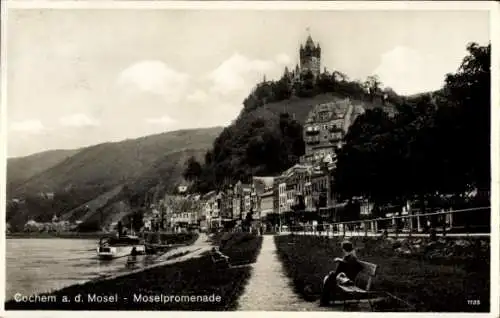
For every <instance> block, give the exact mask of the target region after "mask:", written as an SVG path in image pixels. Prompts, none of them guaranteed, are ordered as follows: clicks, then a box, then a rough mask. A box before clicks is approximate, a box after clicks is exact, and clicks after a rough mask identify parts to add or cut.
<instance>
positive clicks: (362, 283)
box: [337, 261, 385, 310]
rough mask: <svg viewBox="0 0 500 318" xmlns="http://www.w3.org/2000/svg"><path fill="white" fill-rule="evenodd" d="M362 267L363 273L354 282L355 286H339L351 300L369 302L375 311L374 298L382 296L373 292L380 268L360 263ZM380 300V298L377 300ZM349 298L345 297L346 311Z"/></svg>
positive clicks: (367, 263) (371, 264)
mask: <svg viewBox="0 0 500 318" xmlns="http://www.w3.org/2000/svg"><path fill="white" fill-rule="evenodd" d="M359 262H360V264H361V265H362V269H361V271H360V272H359V273H358V275H357V276H356V278H355V280H354V285H350V286H349V285H348V286H342V285H337V286H338V287H339V288H340V290H342V291H343V292H344V293H345V294H347V295H348V296H349V300H357V303H359V302H361V300H367V301H368V303H369V304H370V308H371V310H373V302H374V300H375V299H373V297H375V296H377V295H380V293H377V292H373V291H372V290H371V287H372V282H373V279H374V278H375V276H376V275H377V268H378V266H377V265H376V264H373V263H369V262H364V261H359ZM384 298H385V297H384ZM376 299H378V298H376ZM347 300H348V299H347V298H346V297H344V300H343V302H344V309H345V308H346V305H347Z"/></svg>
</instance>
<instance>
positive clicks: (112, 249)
mask: <svg viewBox="0 0 500 318" xmlns="http://www.w3.org/2000/svg"><path fill="white" fill-rule="evenodd" d="M134 248H135V254H136V255H142V254H145V253H146V245H145V244H144V241H143V240H142V239H141V238H139V237H137V236H133V235H124V236H118V237H113V236H108V237H102V238H101V239H100V240H99V246H98V247H97V256H98V257H99V258H100V259H114V258H120V257H125V256H129V255H131V254H132V250H133V249H134Z"/></svg>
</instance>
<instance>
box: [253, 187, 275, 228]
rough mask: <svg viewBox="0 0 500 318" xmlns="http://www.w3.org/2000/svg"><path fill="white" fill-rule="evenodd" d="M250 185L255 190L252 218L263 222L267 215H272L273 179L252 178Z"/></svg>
mask: <svg viewBox="0 0 500 318" xmlns="http://www.w3.org/2000/svg"><path fill="white" fill-rule="evenodd" d="M252 184H253V187H254V190H255V196H254V204H253V206H254V215H253V217H254V219H257V220H265V219H266V216H267V214H270V213H273V184H274V177H253V178H252Z"/></svg>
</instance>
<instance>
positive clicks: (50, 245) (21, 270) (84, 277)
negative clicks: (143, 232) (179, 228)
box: [5, 238, 151, 300]
mask: <svg viewBox="0 0 500 318" xmlns="http://www.w3.org/2000/svg"><path fill="white" fill-rule="evenodd" d="M97 242H98V240H95V239H60V238H44V239H36V238H28V239H22V238H13V239H7V243H6V245H7V246H6V281H7V282H6V283H7V284H6V294H5V296H6V299H7V300H9V299H12V298H13V297H14V295H15V294H16V293H21V294H23V295H32V294H38V293H42V292H47V291H51V290H54V289H60V288H63V287H66V286H69V285H73V284H77V283H83V282H85V281H88V280H91V279H96V278H99V277H103V276H108V275H112V274H116V273H121V272H127V271H131V270H133V269H137V267H140V266H144V265H149V264H151V261H150V260H149V259H146V260H144V257H143V261H142V262H140V263H138V264H137V265H135V267H134V268H131V267H130V266H127V258H126V257H124V258H119V259H114V260H110V261H104V260H99V259H98V258H97V253H96V247H97Z"/></svg>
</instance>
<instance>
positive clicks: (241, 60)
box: [208, 53, 277, 95]
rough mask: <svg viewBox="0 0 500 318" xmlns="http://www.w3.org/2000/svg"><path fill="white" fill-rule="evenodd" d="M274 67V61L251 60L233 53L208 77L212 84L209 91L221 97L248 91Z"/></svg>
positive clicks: (275, 64) (275, 65)
mask: <svg viewBox="0 0 500 318" xmlns="http://www.w3.org/2000/svg"><path fill="white" fill-rule="evenodd" d="M276 67H277V63H276V62H275V61H272V60H253V59H250V58H248V57H246V56H243V55H241V54H239V53H235V54H233V55H232V56H231V57H230V58H228V59H227V60H225V61H224V62H222V63H221V64H220V65H219V66H218V67H217V68H216V69H215V70H213V71H212V72H211V73H210V74H209V75H208V78H209V79H210V80H211V81H212V83H213V85H212V87H211V89H210V90H211V91H212V92H214V93H218V94H221V95H228V94H231V93H233V92H235V91H241V90H244V89H248V88H249V86H250V87H251V86H253V85H254V84H255V81H256V80H258V79H259V78H262V77H263V76H264V75H265V74H266V73H270V72H271V71H273V70H274V69H276ZM252 82H253V83H252Z"/></svg>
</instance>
